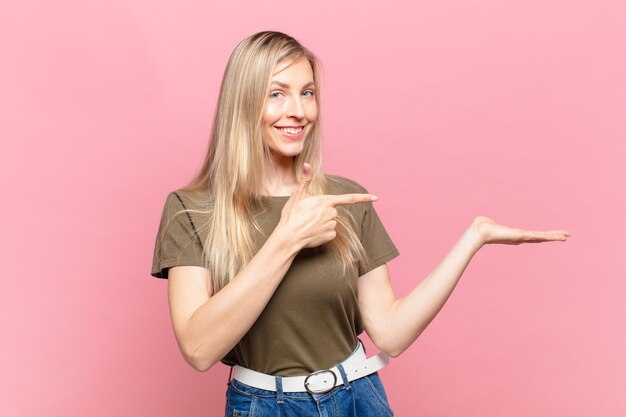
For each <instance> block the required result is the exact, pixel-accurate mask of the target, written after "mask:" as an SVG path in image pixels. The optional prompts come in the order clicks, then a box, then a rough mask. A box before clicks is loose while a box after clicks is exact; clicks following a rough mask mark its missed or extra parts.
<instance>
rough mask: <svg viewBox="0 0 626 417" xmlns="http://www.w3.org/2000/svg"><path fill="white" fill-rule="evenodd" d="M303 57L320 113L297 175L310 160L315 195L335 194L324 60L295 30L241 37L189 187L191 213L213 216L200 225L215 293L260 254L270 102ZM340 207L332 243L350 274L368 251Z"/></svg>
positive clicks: (330, 246) (298, 159)
mask: <svg viewBox="0 0 626 417" xmlns="http://www.w3.org/2000/svg"><path fill="white" fill-rule="evenodd" d="M302 57H304V58H306V59H307V60H308V62H309V64H310V65H311V68H312V70H313V77H314V82H315V85H316V96H317V97H316V98H317V106H318V119H317V122H316V123H315V124H314V126H312V129H311V131H310V132H309V135H308V137H307V139H306V141H305V142H304V148H303V150H302V152H301V153H300V154H299V155H297V156H295V157H294V171H295V172H294V175H295V177H296V179H297V181H298V182H299V181H300V177H301V173H302V169H303V163H304V162H307V163H309V164H310V165H311V166H312V167H313V173H312V175H313V176H312V179H311V183H310V185H309V194H311V195H322V194H328V180H329V178H328V177H327V176H326V175H324V173H323V172H322V170H321V165H322V152H321V145H322V131H321V123H320V117H319V116H320V112H319V108H320V98H319V95H320V85H319V79H320V73H319V69H320V63H319V60H318V59H317V57H316V56H315V55H314V54H313V53H312V52H311V51H309V50H308V49H306V48H305V47H304V46H302V45H301V44H300V43H299V42H298V41H297V40H295V39H294V38H292V37H291V36H289V35H286V34H284V33H281V32H274V31H264V32H258V33H256V34H254V35H252V36H250V37H248V38H246V39H244V40H243V41H241V42H240V43H239V44H238V45H237V47H236V48H235V50H234V51H233V52H232V54H231V56H230V58H229V60H228V64H227V65H226V69H225V71H224V77H223V80H222V85H221V87H220V93H219V99H218V103H217V108H216V111H215V117H214V120H213V126H212V129H211V134H210V140H209V144H208V148H207V151H206V154H205V157H204V161H203V163H202V167H201V168H200V170H199V171H198V173H197V174H196V176H195V177H194V179H193V180H192V181H191V182H190V183H189V184H188V185H186V186H185V187H183V188H181V190H182V191H190V193H189V194H188V195H189V196H190V199H191V200H192V205H193V208H186V209H185V210H184V211H188V212H195V213H202V214H207V215H208V216H207V217H206V221H203V222H201V224H196V225H195V226H194V227H197V228H198V229H201V230H206V231H207V237H206V239H205V241H204V242H202V243H203V245H202V246H203V259H204V262H205V267H206V268H207V269H208V270H209V272H210V275H211V281H212V288H213V293H216V292H217V291H219V290H220V289H222V288H223V287H224V286H225V285H226V284H228V282H230V280H232V279H233V278H234V277H235V276H236V275H237V273H238V272H239V270H240V269H241V268H242V267H243V266H245V265H246V264H247V263H248V262H249V261H250V260H251V259H252V257H253V256H254V255H255V251H256V248H255V245H254V240H253V234H252V233H253V229H254V230H256V231H257V232H259V233H263V231H262V230H261V228H260V226H259V225H258V223H257V222H256V220H255V218H254V213H255V209H256V208H259V207H263V206H264V204H265V203H266V199H264V197H263V196H262V192H263V186H264V180H265V179H266V178H267V175H268V174H267V173H268V164H271V163H272V158H271V157H270V151H269V149H268V148H267V146H266V145H265V143H264V141H263V140H262V133H261V131H262V130H261V129H262V117H263V106H264V103H265V100H266V97H267V96H268V94H269V88H270V79H271V76H272V73H273V71H274V70H275V68H276V67H277V65H278V64H279V63H282V62H289V61H291V62H295V61H296V60H298V59H299V58H302ZM194 191H201V192H199V193H196V192H194ZM337 211H338V213H339V214H338V216H337V219H336V220H337V227H336V232H337V234H336V237H335V238H334V239H333V240H331V241H329V242H328V243H326V244H325V245H327V247H328V249H330V251H331V253H332V254H333V256H336V257H337V258H338V260H339V261H340V262H341V264H342V270H343V272H344V273H345V272H346V270H347V269H348V268H350V267H353V266H354V264H355V263H359V264H362V263H364V262H365V261H366V256H365V251H364V249H363V246H362V245H361V242H360V240H359V238H358V236H357V235H356V234H355V232H354V230H353V227H352V224H351V222H350V220H349V218H352V217H351V214H350V213H349V212H348V211H347V210H346V209H344V208H343V207H341V206H338V207H337ZM203 218H204V217H203ZM352 220H353V218H352Z"/></svg>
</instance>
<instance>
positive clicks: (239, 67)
mask: <svg viewBox="0 0 626 417" xmlns="http://www.w3.org/2000/svg"><path fill="white" fill-rule="evenodd" d="M321 166H322V164H321V129H320V79H319V64H318V61H317V58H316V57H315V56H314V55H313V54H312V53H311V52H310V51H309V50H308V49H306V48H305V47H303V46H302V45H301V44H300V43H298V42H297V41H296V40H295V39H294V38H292V37H290V36H288V35H286V34H283V33H280V32H271V31H266V32H260V33H256V34H254V35H252V36H250V37H249V38H247V39H245V40H243V41H242V42H241V43H240V44H239V45H238V46H237V47H236V48H235V50H234V51H233V53H232V55H231V56H230V59H229V61H228V64H227V66H226V71H225V73H224V78H223V81H222V85H221V90H220V95H219V101H218V104H217V109H216V113H215V118H214V121H213V127H212V131H211V137H210V141H209V147H208V151H207V154H206V157H205V160H204V163H203V165H202V168H201V169H200V171H199V172H198V175H197V176H196V177H195V179H194V180H193V181H192V182H191V183H190V184H189V185H188V186H186V187H184V188H181V189H179V190H177V191H175V192H171V193H170V194H169V195H168V196H167V199H166V202H165V207H164V210H163V216H162V219H161V223H160V226H159V231H158V234H157V239H156V243H155V249H154V260H153V264H152V271H151V274H152V275H153V276H155V277H158V278H168V297H169V305H170V311H171V318H172V324H173V328H174V333H175V335H176V340H177V342H178V346H179V348H180V351H181V353H182V355H183V357H184V358H185V360H186V361H187V362H188V363H189V364H190V365H191V366H193V367H194V368H195V369H197V370H199V371H206V370H207V369H209V368H210V367H211V366H213V365H214V364H216V363H217V362H219V361H221V362H222V363H224V364H226V365H228V366H231V367H232V368H231V374H230V377H229V380H228V383H227V391H226V397H227V400H226V415H227V416H249V417H252V416H256V417H262V416H277V415H283V416H304V417H306V416H359V417H367V416H385V415H387V416H392V415H393V411H392V410H391V408H390V406H389V404H388V402H387V396H386V394H385V390H384V388H383V385H382V383H381V381H380V378H379V376H378V373H377V371H378V370H379V369H380V368H382V367H383V366H384V365H385V364H386V363H387V361H388V358H389V356H391V357H396V356H398V355H400V354H401V353H402V352H403V351H404V350H405V349H407V347H409V346H410V345H411V343H413V341H414V340H415V339H416V338H417V337H418V336H419V334H420V333H421V332H422V331H423V330H424V329H425V328H426V327H427V326H428V324H429V323H430V322H431V320H432V319H433V318H434V317H435V316H436V315H437V313H438V312H439V310H440V309H441V308H442V307H443V305H444V303H445V302H446V300H447V298H448V297H449V295H450V293H451V292H452V291H453V289H454V287H455V285H456V283H457V282H458V280H459V278H460V277H461V274H462V273H463V271H464V269H465V267H466V266H467V264H468V263H469V261H470V260H471V258H472V256H473V255H474V254H475V253H476V252H477V251H478V250H479V249H480V247H481V246H482V245H484V244H488V243H503V244H519V243H524V242H543V241H554V240H566V238H567V237H568V236H569V233H568V232H567V231H564V230H557V231H549V232H538V231H525V230H521V229H514V228H509V227H506V226H503V225H499V224H496V223H495V222H494V221H492V220H491V219H489V218H487V217H483V216H479V217H476V218H475V219H474V220H473V222H472V223H471V224H470V225H469V226H468V228H467V229H466V230H465V231H464V233H463V235H462V236H461V238H460V239H459V240H458V242H457V243H456V244H455V245H454V247H453V248H452V249H451V251H450V253H448V254H447V255H446V257H445V258H444V259H443V261H442V262H441V263H440V264H439V265H438V266H437V267H436V268H435V269H434V270H433V271H432V272H431V273H430V274H429V276H428V277H427V278H426V279H425V280H423V281H422V282H421V283H420V284H419V285H418V286H417V287H416V288H415V289H414V290H413V291H411V292H410V293H409V294H408V295H407V296H406V297H404V298H402V299H396V298H395V297H394V293H393V290H392V288H391V285H390V279H389V274H388V270H387V266H386V263H387V262H388V261H389V260H391V259H393V258H395V257H396V256H398V255H399V252H398V250H397V248H396V247H395V245H394V244H393V242H392V241H391V239H390V238H389V235H388V234H387V232H386V231H385V228H384V227H383V225H382V223H381V221H380V218H379V217H378V215H377V213H376V211H375V209H374V206H373V204H372V202H373V201H375V200H376V197H375V196H373V195H371V194H369V193H368V192H367V190H366V189H365V188H364V187H363V186H361V185H360V184H358V183H357V182H356V181H353V180H351V179H348V178H346V177H341V176H338V175H330V174H326V173H324V172H322V170H321ZM363 330H365V331H366V332H367V334H368V336H369V337H370V338H371V340H372V342H373V343H374V344H375V345H376V346H377V347H378V348H379V349H380V351H381V352H380V353H379V354H378V355H374V356H370V357H369V358H368V356H367V355H366V354H365V352H364V349H363V346H362V344H361V343H360V340H359V339H358V335H359V334H360V333H362V332H363Z"/></svg>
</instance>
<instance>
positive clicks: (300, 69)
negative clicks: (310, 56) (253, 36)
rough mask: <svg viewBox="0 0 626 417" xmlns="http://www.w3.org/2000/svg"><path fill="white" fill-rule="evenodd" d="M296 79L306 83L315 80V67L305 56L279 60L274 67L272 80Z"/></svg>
mask: <svg viewBox="0 0 626 417" xmlns="http://www.w3.org/2000/svg"><path fill="white" fill-rule="evenodd" d="M286 80H296V81H302V82H304V83H306V82H309V81H313V69H312V68H311V64H310V63H309V61H308V60H307V59H306V58H305V57H300V58H299V59H297V60H295V61H294V60H287V61H283V62H279V63H278V64H277V65H276V67H275V68H274V72H273V74H272V78H271V81H283V82H284V81H286Z"/></svg>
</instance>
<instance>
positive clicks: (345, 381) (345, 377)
mask: <svg viewBox="0 0 626 417" xmlns="http://www.w3.org/2000/svg"><path fill="white" fill-rule="evenodd" d="M337 369H339V373H340V374H341V379H343V385H344V386H345V387H346V388H345V389H350V381H348V375H346V370H345V369H343V365H342V364H340V363H338V364H337Z"/></svg>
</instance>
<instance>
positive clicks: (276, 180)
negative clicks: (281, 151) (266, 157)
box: [265, 154, 298, 195]
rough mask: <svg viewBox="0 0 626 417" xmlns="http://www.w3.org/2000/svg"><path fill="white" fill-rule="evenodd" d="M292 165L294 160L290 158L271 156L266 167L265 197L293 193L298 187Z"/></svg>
mask: <svg viewBox="0 0 626 417" xmlns="http://www.w3.org/2000/svg"><path fill="white" fill-rule="evenodd" d="M293 164H294V158H293V157H292V156H282V155H281V156H277V155H273V154H272V160H271V161H270V163H269V164H268V165H267V168H268V169H267V171H268V172H267V174H268V178H266V180H265V190H266V192H265V194H266V195H290V194H291V193H292V192H293V190H294V189H295V188H296V187H297V185H298V183H297V182H296V176H295V174H294V171H293Z"/></svg>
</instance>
